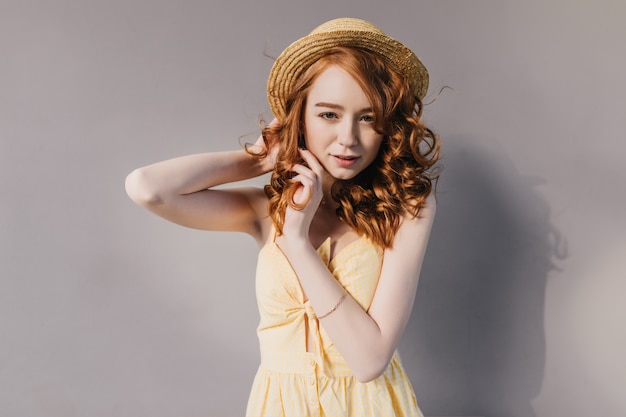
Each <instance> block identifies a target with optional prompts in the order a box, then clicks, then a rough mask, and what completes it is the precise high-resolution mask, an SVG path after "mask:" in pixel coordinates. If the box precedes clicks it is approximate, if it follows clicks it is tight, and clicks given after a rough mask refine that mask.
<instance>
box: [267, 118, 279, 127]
mask: <svg viewBox="0 0 626 417" xmlns="http://www.w3.org/2000/svg"><path fill="white" fill-rule="evenodd" d="M267 126H268V127H278V126H280V122H279V121H278V119H277V118H275V117H274V119H273V120H272V121H271V122H270V123H269V124H268V125H267Z"/></svg>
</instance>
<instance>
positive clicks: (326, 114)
mask: <svg viewBox="0 0 626 417" xmlns="http://www.w3.org/2000/svg"><path fill="white" fill-rule="evenodd" d="M319 116H320V117H321V118H322V119H336V118H337V113H333V112H331V111H326V112H324V113H320V115H319Z"/></svg>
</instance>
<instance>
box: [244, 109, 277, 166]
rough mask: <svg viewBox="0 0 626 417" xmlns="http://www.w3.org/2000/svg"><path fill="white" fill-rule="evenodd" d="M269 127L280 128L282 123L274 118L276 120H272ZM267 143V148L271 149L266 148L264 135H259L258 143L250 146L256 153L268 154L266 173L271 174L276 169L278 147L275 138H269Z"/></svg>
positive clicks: (265, 161)
mask: <svg viewBox="0 0 626 417" xmlns="http://www.w3.org/2000/svg"><path fill="white" fill-rule="evenodd" d="M267 126H268V127H278V126H280V123H279V122H278V119H276V118H274V120H272V121H271V122H270V123H269V124H268V125H267ZM267 141H268V144H267V146H268V147H269V149H267V147H266V144H265V140H264V139H263V135H262V134H261V135H259V137H258V139H257V140H256V142H254V144H253V145H252V146H250V150H252V151H253V152H255V153H260V152H267V154H266V155H265V158H264V162H263V163H264V165H265V167H266V169H265V171H266V172H269V171H271V170H272V169H274V166H275V165H276V160H277V155H278V146H277V144H276V138H275V137H267Z"/></svg>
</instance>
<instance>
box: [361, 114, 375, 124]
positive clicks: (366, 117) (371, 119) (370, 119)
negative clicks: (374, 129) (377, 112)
mask: <svg viewBox="0 0 626 417" xmlns="http://www.w3.org/2000/svg"><path fill="white" fill-rule="evenodd" d="M361 120H362V121H364V122H367V123H373V122H374V116H373V115H371V114H364V115H363V116H361Z"/></svg>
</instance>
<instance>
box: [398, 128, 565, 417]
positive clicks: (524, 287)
mask: <svg viewBox="0 0 626 417" xmlns="http://www.w3.org/2000/svg"><path fill="white" fill-rule="evenodd" d="M446 142H447V143H446V149H445V151H446V153H445V157H444V160H443V164H444V165H445V169H444V171H443V174H442V179H441V181H440V183H439V187H438V208H437V219H436V222H435V227H434V229H433V234H432V236H431V241H430V245H429V249H428V254H427V257H426V263H425V265H424V270H423V273H422V278H421V282H420V288H419V290H418V294H417V299H416V305H415V308H414V310H413V317H412V318H411V321H410V323H409V327H408V329H407V332H406V336H405V338H404V340H403V341H402V343H401V345H400V353H401V354H402V358H403V362H404V363H405V365H406V368H407V371H408V372H409V376H410V378H411V380H412V381H413V384H414V387H415V391H416V394H417V397H418V403H419V404H420V407H421V408H422V409H423V411H424V413H425V414H426V415H459V416H464V415H465V416H467V415H481V416H485V417H502V416H507V417H533V416H535V413H534V410H533V407H532V404H531V401H532V399H533V398H535V397H536V396H537V395H538V394H539V393H540V391H541V385H542V381H543V375H544V364H545V354H546V352H545V351H546V349H545V334H544V299H545V291H546V288H545V287H546V280H547V278H548V274H549V273H550V271H551V270H552V269H554V268H558V267H557V266H556V264H555V263H554V260H557V259H562V258H564V257H565V256H566V247H565V242H564V240H563V239H562V237H561V236H560V235H559V233H558V232H557V230H556V229H555V228H554V226H553V225H552V224H551V223H550V207H549V206H548V203H547V202H546V200H545V199H544V198H543V197H542V196H541V195H540V194H539V192H537V191H536V188H537V187H538V186H539V185H541V184H542V183H543V182H544V181H543V180H542V179H541V178H540V177H537V176H524V175H521V174H520V173H518V172H517V171H516V169H515V167H514V166H513V164H512V162H511V160H510V159H509V158H508V157H507V156H506V154H505V153H504V152H503V151H502V150H499V149H498V148H497V142H493V143H492V142H490V143H487V142H486V141H481V140H470V139H468V138H447V140H446ZM461 144H464V145H461Z"/></svg>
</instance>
